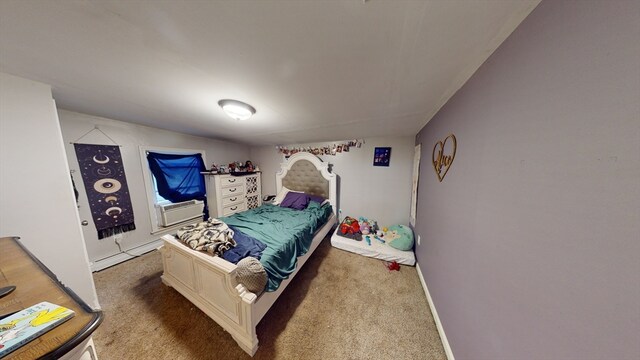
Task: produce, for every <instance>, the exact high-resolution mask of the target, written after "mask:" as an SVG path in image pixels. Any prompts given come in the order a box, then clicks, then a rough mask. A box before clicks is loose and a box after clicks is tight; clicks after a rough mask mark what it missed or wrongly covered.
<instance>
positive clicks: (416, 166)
mask: <svg viewBox="0 0 640 360" xmlns="http://www.w3.org/2000/svg"><path fill="white" fill-rule="evenodd" d="M421 155H422V144H418V145H416V147H415V148H414V153H413V179H412V187H411V214H410V215H409V223H410V224H411V226H416V211H417V205H418V181H419V180H420V156H421Z"/></svg>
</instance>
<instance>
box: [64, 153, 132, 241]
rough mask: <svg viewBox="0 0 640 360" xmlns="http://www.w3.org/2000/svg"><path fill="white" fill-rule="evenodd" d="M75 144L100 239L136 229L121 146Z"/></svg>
mask: <svg viewBox="0 0 640 360" xmlns="http://www.w3.org/2000/svg"><path fill="white" fill-rule="evenodd" d="M74 145H75V148H76V156H77V157H78V164H79V165H80V172H81V173H82V180H83V182H84V188H85V190H86V192H87V198H88V200H89V208H90V209H91V215H92V216H93V222H94V224H95V225H96V229H97V230H98V239H103V238H105V237H108V236H111V235H114V234H119V233H122V232H126V231H131V230H135V229H136V225H135V224H134V222H133V208H132V206H131V198H130V197H129V188H128V187H127V179H126V178H125V176H124V167H123V166H122V156H121V155H120V147H119V146H112V145H90V144H74Z"/></svg>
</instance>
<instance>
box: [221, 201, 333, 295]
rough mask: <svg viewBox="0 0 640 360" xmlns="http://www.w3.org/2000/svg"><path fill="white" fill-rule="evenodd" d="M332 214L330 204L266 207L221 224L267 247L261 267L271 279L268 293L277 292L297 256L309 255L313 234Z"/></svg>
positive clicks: (236, 216) (233, 217)
mask: <svg viewBox="0 0 640 360" xmlns="http://www.w3.org/2000/svg"><path fill="white" fill-rule="evenodd" d="M331 213H332V209H331V204H329V203H327V204H324V205H320V204H319V203H317V202H314V201H311V202H309V206H308V207H307V208H306V209H305V210H294V209H289V208H283V207H280V206H275V205H271V204H264V205H262V206H260V207H258V208H255V209H250V210H247V211H243V212H241V213H236V214H233V215H231V216H228V217H223V218H220V220H222V221H224V222H225V223H226V224H227V225H229V226H233V227H235V228H237V229H238V230H240V231H242V232H243V233H245V234H246V235H248V236H251V237H253V238H255V239H257V240H260V241H262V242H263V243H264V244H265V245H267V248H266V249H265V250H264V251H263V253H262V257H261V258H260V263H261V264H262V266H264V268H265V270H266V272H267V275H268V276H269V280H268V282H267V288H266V291H275V290H277V289H278V286H280V283H281V282H282V280H284V279H287V278H288V277H289V275H290V274H291V273H292V272H293V271H294V270H295V269H296V264H297V258H298V256H302V255H304V254H306V253H307V251H308V250H309V247H310V246H311V241H312V240H313V234H314V233H315V232H316V230H318V229H319V228H320V227H322V225H324V224H325V223H326V222H327V219H329V217H330V216H331Z"/></svg>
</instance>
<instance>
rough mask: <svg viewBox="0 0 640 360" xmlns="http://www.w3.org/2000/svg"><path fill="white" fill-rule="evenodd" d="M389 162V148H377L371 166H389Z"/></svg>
mask: <svg viewBox="0 0 640 360" xmlns="http://www.w3.org/2000/svg"><path fill="white" fill-rule="evenodd" d="M389 161H391V148H390V147H377V148H375V150H374V152H373V166H389Z"/></svg>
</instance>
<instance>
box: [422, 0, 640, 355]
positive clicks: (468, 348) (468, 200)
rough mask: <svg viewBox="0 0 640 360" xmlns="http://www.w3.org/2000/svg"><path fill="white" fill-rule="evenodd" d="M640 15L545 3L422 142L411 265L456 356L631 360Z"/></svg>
mask: <svg viewBox="0 0 640 360" xmlns="http://www.w3.org/2000/svg"><path fill="white" fill-rule="evenodd" d="M639 15H640V2H638V1H593V2H591V1H543V2H542V3H541V4H540V5H539V6H538V7H537V8H536V9H535V10H534V11H533V12H532V13H531V15H529V17H528V18H527V19H526V20H525V21H524V22H523V23H522V24H521V25H520V27H519V28H518V29H516V31H515V32H514V33H513V34H512V35H511V36H510V37H509V38H508V39H507V41H505V42H504V43H503V44H502V45H501V46H500V48H499V49H498V50H497V51H496V52H495V53H494V54H493V55H492V56H491V57H490V58H489V59H488V60H487V62H486V63H485V64H484V65H483V66H482V67H481V68H480V69H479V70H478V72H477V73H476V74H475V75H474V76H473V77H472V78H471V79H470V80H469V82H467V84H465V86H464V87H463V88H462V89H461V90H460V91H458V93H457V94H456V95H455V96H454V97H453V98H452V99H451V100H450V101H449V102H448V103H447V104H446V105H445V107H443V108H442V109H441V111H440V112H439V113H438V114H437V115H436V116H435V117H434V118H433V119H432V120H431V121H430V122H429V123H428V124H427V125H426V126H425V127H424V128H423V129H422V130H421V131H420V133H419V134H418V135H417V137H416V141H417V143H422V144H423V146H422V149H423V154H422V159H423V163H422V166H421V171H420V185H419V197H418V199H419V200H418V201H419V203H418V219H417V224H416V232H417V234H420V235H421V236H422V245H420V246H418V247H417V249H416V254H417V257H418V261H419V264H420V267H421V269H422V271H423V275H424V278H425V281H426V283H427V285H428V286H429V290H430V293H431V295H432V298H433V301H434V304H435V306H436V308H437V310H438V314H439V316H440V320H441V322H442V325H443V327H444V330H445V332H446V334H447V337H448V339H449V343H450V345H451V348H452V350H453V354H454V355H455V357H456V359H458V360H460V359H562V358H565V359H568V358H571V359H638V358H640V342H639V341H638V339H639V338H640V275H639V274H640V260H639V258H640V256H639V255H640V41H639V40H638V39H640V21H638V19H639ZM449 133H454V134H455V135H456V137H457V139H458V152H457V155H456V158H455V160H454V162H453V165H452V167H451V169H450V170H449V173H448V174H447V175H446V177H445V179H444V181H443V182H442V183H439V182H438V180H437V178H436V175H435V173H434V171H433V168H432V166H431V164H430V163H429V162H430V160H429V159H431V149H432V147H433V145H434V143H435V142H436V141H437V140H438V139H443V138H444V137H445V136H447V134H449Z"/></svg>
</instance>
